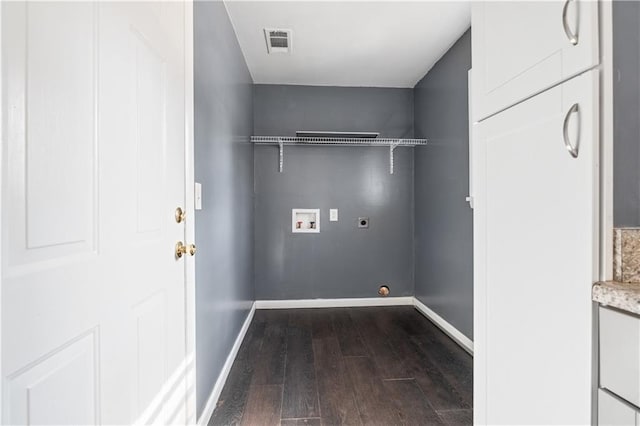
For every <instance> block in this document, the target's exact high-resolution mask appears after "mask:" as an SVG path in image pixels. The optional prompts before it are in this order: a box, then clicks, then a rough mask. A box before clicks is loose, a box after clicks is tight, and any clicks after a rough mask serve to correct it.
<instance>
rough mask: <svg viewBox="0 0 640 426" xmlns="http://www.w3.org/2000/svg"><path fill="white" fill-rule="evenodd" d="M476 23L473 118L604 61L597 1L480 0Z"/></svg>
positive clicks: (475, 6) (476, 6) (474, 10)
mask: <svg viewBox="0 0 640 426" xmlns="http://www.w3.org/2000/svg"><path fill="white" fill-rule="evenodd" d="M471 24H472V25H471V29H472V31H473V37H472V43H473V47H472V56H473V69H474V79H475V80H474V83H473V86H474V91H475V93H476V94H477V95H479V96H476V97H475V99H474V102H475V105H474V108H473V113H474V121H479V120H481V119H483V118H486V117H487V116H489V115H490V114H493V113H496V112H498V111H500V110H502V109H505V108H507V107H509V106H511V105H513V104H515V103H517V102H519V101H521V100H524V99H526V98H528V97H529V96H532V95H534V94H536V93H539V92H542V91H543V90H545V89H548V88H549V87H551V86H553V85H555V84H557V83H560V82H561V81H564V80H566V79H568V78H570V77H572V76H574V75H576V74H578V73H580V72H583V71H586V70H587V69H590V68H591V67H594V66H595V65H597V64H598V62H599V57H598V2H596V1H584V0H562V1H558V0H551V1H486V2H485V1H478V2H473V5H472V22H471Z"/></svg>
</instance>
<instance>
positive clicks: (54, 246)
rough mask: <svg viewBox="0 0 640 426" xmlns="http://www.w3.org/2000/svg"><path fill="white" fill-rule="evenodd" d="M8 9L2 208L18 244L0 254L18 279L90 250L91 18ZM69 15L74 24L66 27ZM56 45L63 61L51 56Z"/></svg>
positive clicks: (89, 13) (62, 8)
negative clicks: (5, 191)
mask: <svg viewBox="0 0 640 426" xmlns="http://www.w3.org/2000/svg"><path fill="white" fill-rule="evenodd" d="M6 9H7V12H8V13H9V14H10V15H11V16H12V20H11V21H8V20H7V22H6V23H5V26H4V34H5V35H6V37H8V38H9V39H10V40H12V43H5V46H3V47H5V49H4V55H5V60H6V61H7V66H6V67H5V68H4V70H3V71H4V72H5V75H6V79H7V81H9V82H10V84H9V85H8V86H7V87H6V89H7V96H8V97H9V99H11V100H12V103H11V105H10V106H11V109H10V110H9V111H8V118H9V120H10V122H11V125H10V126H8V128H7V133H8V138H9V140H10V141H11V147H10V148H11V149H9V150H7V152H6V153H7V158H8V162H9V164H11V165H12V167H11V170H9V174H8V176H7V178H8V182H7V184H8V187H9V188H11V192H10V193H9V194H7V195H8V197H7V201H8V204H7V205H11V206H13V207H12V208H11V209H8V210H7V213H8V218H7V220H8V221H9V222H10V223H11V224H12V226H11V227H10V228H9V229H8V231H9V232H10V235H9V238H10V239H11V241H13V242H16V243H18V244H17V245H16V246H14V250H11V251H10V252H7V253H4V254H5V255H6V256H8V262H7V263H8V266H9V267H10V271H8V272H9V273H17V274H20V273H28V272H29V271H32V270H33V268H38V267H41V266H43V265H37V264H38V263H40V262H48V263H51V262H53V263H55V262H57V261H58V260H60V259H61V258H65V257H68V256H70V255H76V254H79V253H84V254H87V253H90V252H92V251H93V250H94V249H95V242H96V241H95V236H96V227H97V217H96V216H97V215H96V204H95V201H96V198H95V197H96V193H95V189H96V188H95V183H96V181H95V174H96V163H95V150H96V134H95V130H96V119H95V109H96V97H95V91H94V87H95V77H96V56H95V46H94V44H95V43H94V41H95V30H96V16H95V6H94V5H91V4H81V5H78V6H77V7H73V6H71V5H70V4H62V5H59V6H55V5H53V4H41V5H36V4H32V3H29V4H20V3H17V4H12V5H7V6H6ZM70 15H71V16H74V17H75V19H74V20H72V21H70V22H69V23H68V25H65V23H64V20H65V18H66V17H68V16H70ZM61 45H62V46H65V61H60V60H59V55H58V54H56V48H57V47H56V46H61ZM52 112H53V113H52ZM60 147H64V149H60ZM71 153H72V154H71ZM51 164H56V167H51V166H50V165H51ZM43 211H46V214H42V212H43ZM51 223H56V224H57V226H55V227H52V226H50V224H51ZM67 261H72V260H70V259H68V260H67ZM19 265H22V266H23V267H22V268H20V267H18V266H19ZM13 267H16V268H13Z"/></svg>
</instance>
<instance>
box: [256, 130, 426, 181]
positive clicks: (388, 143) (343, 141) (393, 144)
mask: <svg viewBox="0 0 640 426" xmlns="http://www.w3.org/2000/svg"><path fill="white" fill-rule="evenodd" d="M251 142H252V143H253V144H255V145H277V146H278V170H279V172H280V173H282V172H283V171H284V146H285V145H298V146H301V145H309V146H319V145H327V146H385V147H388V148H389V174H393V172H394V151H395V150H396V148H397V147H399V146H405V147H414V146H419V145H426V144H427V139H388V138H375V139H372V138H332V137H306V136H303V137H292V136H251Z"/></svg>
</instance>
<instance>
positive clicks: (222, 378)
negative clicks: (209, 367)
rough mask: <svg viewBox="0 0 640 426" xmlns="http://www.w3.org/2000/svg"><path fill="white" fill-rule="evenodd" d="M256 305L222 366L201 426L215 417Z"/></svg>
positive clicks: (200, 421) (200, 419)
mask: <svg viewBox="0 0 640 426" xmlns="http://www.w3.org/2000/svg"><path fill="white" fill-rule="evenodd" d="M256 304H257V302H253V305H251V310H250V311H249V314H248V315H247V319H246V320H244V324H243V325H242V328H241V329H240V333H238V337H237V338H236V341H235V343H234V344H233V347H232V348H231V351H230V352H229V356H227V360H226V361H225V363H224V365H223V366H222V371H220V375H219V376H218V380H217V381H216V384H215V386H214V387H213V390H212V391H211V395H209V399H207V405H205V407H204V410H203V411H202V415H201V416H200V418H199V419H198V423H197V424H198V425H199V426H206V425H207V423H209V420H210V419H211V416H212V415H213V410H215V408H216V404H217V403H218V398H220V394H221V393H222V389H223V388H224V384H225V383H226V381H227V377H229V372H230V371H231V367H232V366H233V362H234V361H235V360H236V356H237V355H238V351H239V350H240V345H242V341H243V340H244V336H245V335H246V334H247V330H248V329H249V326H250V325H251V321H252V320H253V314H255V312H256Z"/></svg>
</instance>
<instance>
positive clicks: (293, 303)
mask: <svg viewBox="0 0 640 426" xmlns="http://www.w3.org/2000/svg"><path fill="white" fill-rule="evenodd" d="M413 299H414V298H413V297H412V296H408V297H368V298H345V299H294V300H256V309H297V308H355V307H358V306H401V305H406V306H413V305H414V302H413Z"/></svg>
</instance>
